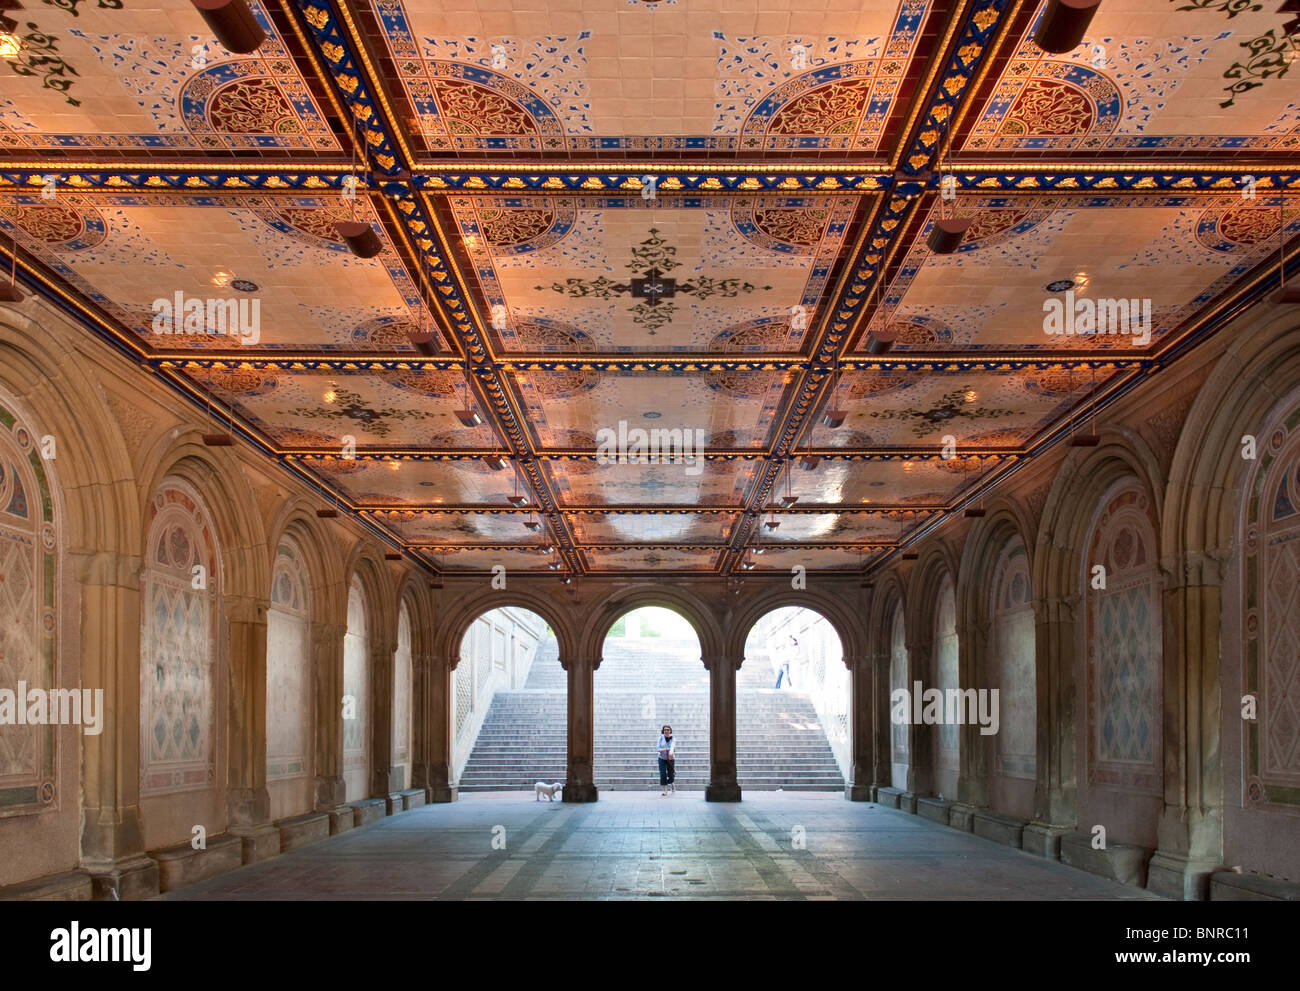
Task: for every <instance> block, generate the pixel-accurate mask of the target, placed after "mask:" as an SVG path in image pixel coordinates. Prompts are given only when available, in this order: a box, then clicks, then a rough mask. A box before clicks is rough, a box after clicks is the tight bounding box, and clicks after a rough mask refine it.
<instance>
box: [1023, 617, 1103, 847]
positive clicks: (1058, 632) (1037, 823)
mask: <svg viewBox="0 0 1300 991" xmlns="http://www.w3.org/2000/svg"><path fill="white" fill-rule="evenodd" d="M1081 601H1082V600H1081V599H1080V597H1079V596H1077V595H1074V596H1069V597H1067V598H1053V599H1046V600H1043V601H1042V602H1038V603H1035V607H1034V651H1035V655H1036V665H1035V667H1036V671H1037V676H1038V677H1037V679H1036V686H1035V687H1036V694H1037V700H1036V703H1037V723H1038V740H1037V765H1038V781H1037V785H1036V788H1035V792H1034V810H1035V811H1034V818H1033V821H1032V822H1030V823H1029V825H1028V826H1026V827H1025V830H1024V834H1023V837H1022V841H1021V842H1022V845H1023V849H1024V850H1025V851H1027V852H1028V853H1034V854H1037V855H1039V856H1042V857H1051V858H1057V857H1059V856H1060V854H1061V836H1062V834H1064V833H1068V832H1070V831H1072V830H1073V829H1074V828H1075V819H1076V816H1077V812H1076V799H1077V787H1078V783H1077V780H1076V777H1075V739H1074V728H1075V725H1074V720H1075V718H1076V715H1075V706H1076V704H1077V705H1079V706H1083V707H1086V706H1087V699H1086V698H1082V697H1080V696H1079V687H1078V686H1077V685H1076V684H1075V679H1074V655H1075V629H1074V624H1075V616H1076V615H1077V609H1078V607H1079V604H1080V603H1081Z"/></svg>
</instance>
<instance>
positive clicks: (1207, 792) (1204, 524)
mask: <svg viewBox="0 0 1300 991" xmlns="http://www.w3.org/2000/svg"><path fill="white" fill-rule="evenodd" d="M1234 331H1236V332H1234ZM1225 333H1226V334H1228V335H1230V338H1229V339H1230V340H1232V342H1233V343H1232V344H1231V345H1230V346H1229V347H1227V348H1226V349H1225V351H1224V354H1223V356H1222V357H1221V358H1220V359H1219V361H1218V364H1217V365H1216V366H1215V367H1214V369H1213V370H1212V371H1211V372H1210V375H1209V376H1208V378H1207V379H1206V381H1205V384H1204V385H1203V386H1202V387H1201V389H1200V391H1199V392H1198V393H1197V395H1196V398H1195V399H1194V401H1193V402H1192V405H1191V408H1190V409H1189V411H1188V414H1187V418H1186V420H1185V422H1184V424H1183V429H1182V432H1181V433H1180V435H1179V438H1178V443H1177V445H1176V447H1175V449H1174V457H1173V460H1172V463H1171V466H1170V470H1169V483H1168V486H1167V488H1166V490H1165V498H1164V504H1163V510H1162V527H1161V533H1160V541H1161V554H1162V556H1163V559H1164V563H1165V565H1166V568H1167V570H1168V573H1169V574H1168V579H1169V586H1170V587H1168V588H1167V590H1166V598H1167V601H1168V603H1169V605H1168V607H1167V610H1166V612H1167V615H1168V616H1169V617H1170V620H1169V625H1168V626H1167V628H1166V634H1165V643H1166V653H1167V658H1166V665H1167V670H1172V672H1173V673H1174V675H1175V676H1176V677H1177V678H1178V679H1179V680H1178V681H1177V682H1175V684H1178V685H1180V686H1183V687H1182V691H1183V696H1182V697H1181V698H1179V699H1176V700H1175V701H1176V702H1178V703H1179V704H1180V706H1181V710H1180V711H1179V712H1178V713H1177V715H1178V717H1179V718H1178V724H1177V725H1178V727H1179V729H1180V734H1179V737H1180V738H1179V739H1178V740H1177V741H1176V745H1177V748H1178V749H1177V750H1176V751H1175V754H1176V756H1177V758H1178V760H1177V762H1173V761H1169V760H1167V761H1166V768H1165V801H1166V808H1167V813H1166V818H1167V819H1169V818H1172V817H1173V814H1174V813H1176V814H1177V816H1178V820H1179V822H1180V823H1184V824H1185V825H1183V826H1182V827H1181V829H1180V830H1179V831H1178V833H1177V834H1176V835H1177V836H1178V842H1176V843H1174V844H1170V846H1171V849H1173V850H1174V852H1175V853H1177V854H1178V855H1179V856H1180V857H1181V858H1182V863H1179V862H1178V860H1175V861H1174V863H1175V866H1178V867H1179V868H1180V869H1182V870H1183V871H1184V873H1185V875H1187V874H1191V875H1193V877H1192V878H1186V879H1185V882H1184V886H1183V887H1184V890H1185V891H1188V892H1190V893H1192V894H1199V896H1200V897H1205V894H1204V891H1203V881H1200V882H1197V881H1195V880H1194V875H1195V874H1196V873H1197V872H1198V871H1199V872H1203V871H1204V870H1206V869H1209V868H1212V867H1213V866H1214V865H1216V864H1219V863H1228V864H1241V865H1242V866H1244V867H1245V869H1246V870H1248V871H1250V870H1266V871H1267V872H1268V873H1271V874H1274V875H1278V876H1288V877H1290V878H1291V879H1292V880H1295V879H1296V878H1300V855H1297V854H1296V853H1295V851H1296V850H1297V849H1300V817H1296V816H1293V815H1289V814H1286V813H1285V812H1279V811H1276V810H1266V809H1264V808H1259V807H1252V806H1251V803H1249V802H1248V801H1247V800H1246V797H1245V796H1246V782H1247V779H1248V774H1247V771H1248V763H1249V758H1248V754H1249V751H1248V749H1247V744H1246V739H1245V737H1246V736H1247V734H1248V733H1249V732H1250V726H1249V724H1246V723H1243V720H1242V718H1241V709H1240V705H1239V699H1240V697H1241V696H1242V695H1243V694H1245V693H1246V688H1245V687H1244V686H1245V684H1246V680H1247V679H1246V678H1245V677H1244V672H1245V671H1246V670H1247V669H1246V665H1245V657H1246V653H1247V647H1246V644H1247V626H1246V615H1247V612H1248V605H1247V601H1248V600H1247V594H1246V588H1247V586H1246V577H1247V569H1248V564H1249V562H1248V560H1247V549H1248V548H1247V545H1246V543H1245V538H1246V536H1247V534H1248V525H1249V524H1248V521H1247V516H1246V514H1247V510H1248V500H1249V499H1250V498H1251V495H1252V486H1253V485H1254V484H1257V483H1258V480H1259V479H1260V478H1261V477H1262V472H1261V471H1260V467H1261V465H1262V461H1263V460H1264V459H1265V457H1266V456H1267V454H1268V452H1269V451H1270V447H1271V435H1272V434H1273V433H1274V432H1275V430H1276V425H1280V424H1281V423H1283V422H1284V420H1285V419H1286V418H1287V417H1288V415H1289V414H1290V413H1291V412H1292V411H1293V410H1295V409H1296V408H1297V407H1300V389H1297V387H1296V383H1297V382H1300V328H1298V327H1297V320H1296V317H1295V314H1294V313H1291V312H1288V311H1287V310H1286V309H1281V310H1278V311H1276V312H1274V313H1273V314H1272V315H1269V316H1267V317H1266V318H1265V319H1263V320H1259V319H1258V318H1257V319H1255V320H1253V321H1250V322H1249V323H1248V322H1247V320H1245V319H1242V320H1238V321H1236V322H1235V323H1234V325H1233V326H1231V327H1228V328H1225ZM1292 429H1293V428H1292ZM1247 434H1249V435H1252V436H1254V437H1255V438H1256V452H1255V453H1256V460H1255V461H1248V460H1245V459H1244V458H1243V457H1242V451H1243V444H1242V438H1243V436H1244V435H1247ZM1257 594H1258V593H1257ZM1216 632H1217V636H1216V635H1214V634H1215V633H1216ZM1170 694H1172V693H1170ZM1167 697H1168V695H1167ZM1168 718H1169V717H1168V716H1166V719H1168ZM1169 746H1170V744H1169V743H1168V742H1167V743H1166V748H1167V749H1168V748H1169ZM1171 806H1172V808H1170V807H1171ZM1165 845H1166V844H1164V843H1162V847H1164V846H1165ZM1264 851H1271V853H1265V852H1264ZM1164 858H1165V854H1164V853H1163V851H1162V853H1161V854H1160V855H1158V859H1164ZM1197 861H1199V862H1200V863H1199V864H1198V863H1197ZM1188 862H1190V867H1189V866H1188ZM1154 867H1155V862H1153V868H1154Z"/></svg>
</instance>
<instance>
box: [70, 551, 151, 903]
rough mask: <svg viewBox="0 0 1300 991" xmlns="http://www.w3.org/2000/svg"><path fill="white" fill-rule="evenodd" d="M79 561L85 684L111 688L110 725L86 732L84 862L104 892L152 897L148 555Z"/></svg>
mask: <svg viewBox="0 0 1300 991" xmlns="http://www.w3.org/2000/svg"><path fill="white" fill-rule="evenodd" d="M75 567H76V570H77V577H78V579H79V580H80V583H81V678H82V686H83V687H85V688H90V689H97V688H98V689H102V690H103V692H104V704H103V714H102V719H103V729H102V731H101V732H100V733H99V734H98V735H97V736H86V735H83V736H82V737H81V741H82V742H81V746H82V778H81V791H82V802H83V812H82V817H81V865H82V867H84V868H85V869H86V870H87V871H88V872H89V873H90V874H91V876H92V878H93V883H94V892H95V897H96V898H103V899H112V900H114V901H127V900H132V899H139V898H150V897H152V896H154V895H156V894H158V864H157V863H156V862H155V861H154V860H152V859H151V858H149V857H146V856H145V852H144V832H143V828H142V824H141V819H140V585H139V581H140V579H139V576H140V559H139V558H138V557H131V558H125V557H120V556H118V555H115V554H107V553H106V554H86V555H78V556H77V557H76V559H75ZM73 800H74V801H75V798H74V799H73Z"/></svg>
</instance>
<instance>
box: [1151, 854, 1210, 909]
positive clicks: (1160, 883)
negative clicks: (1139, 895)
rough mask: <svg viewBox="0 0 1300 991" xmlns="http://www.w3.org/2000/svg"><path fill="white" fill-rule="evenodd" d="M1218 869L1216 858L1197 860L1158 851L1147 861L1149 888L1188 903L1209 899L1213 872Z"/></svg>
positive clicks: (1159, 893)
mask: <svg viewBox="0 0 1300 991" xmlns="http://www.w3.org/2000/svg"><path fill="white" fill-rule="evenodd" d="M1219 868H1220V865H1219V863H1218V862H1217V861H1214V860H1194V859H1192V858H1191V857H1184V856H1182V855H1180V854H1176V853H1161V852H1159V851H1156V854H1155V855H1154V856H1153V857H1152V858H1151V862H1150V863H1149V864H1147V890H1149V891H1154V892H1155V893H1156V894H1158V895H1164V896H1165V897H1166V898H1180V899H1182V900H1183V901H1185V902H1204V901H1209V900H1210V875H1211V874H1213V873H1214V872H1215V871H1216V870H1219Z"/></svg>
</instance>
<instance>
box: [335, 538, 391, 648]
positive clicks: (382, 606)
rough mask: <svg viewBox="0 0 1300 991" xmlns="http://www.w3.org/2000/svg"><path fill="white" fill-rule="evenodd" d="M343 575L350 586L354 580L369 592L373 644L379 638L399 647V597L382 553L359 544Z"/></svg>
mask: <svg viewBox="0 0 1300 991" xmlns="http://www.w3.org/2000/svg"><path fill="white" fill-rule="evenodd" d="M343 575H344V578H345V582H346V584H348V585H350V584H351V582H352V578H353V576H356V577H357V578H360V579H361V584H362V586H363V587H364V588H365V590H366V610H367V611H366V624H367V630H368V632H369V635H370V637H371V638H372V640H373V639H374V638H376V637H378V638H379V640H378V642H382V643H385V644H389V643H396V642H397V595H396V590H395V589H394V587H393V575H392V572H391V571H390V570H389V569H388V567H387V566H386V564H385V562H384V560H383V557H382V552H381V551H380V550H379V549H378V548H376V547H375V546H374V545H372V544H369V543H365V542H359V543H357V544H356V545H354V546H353V548H352V550H351V552H350V553H349V554H348V556H347V559H346V562H345V564H344V567H343Z"/></svg>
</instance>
